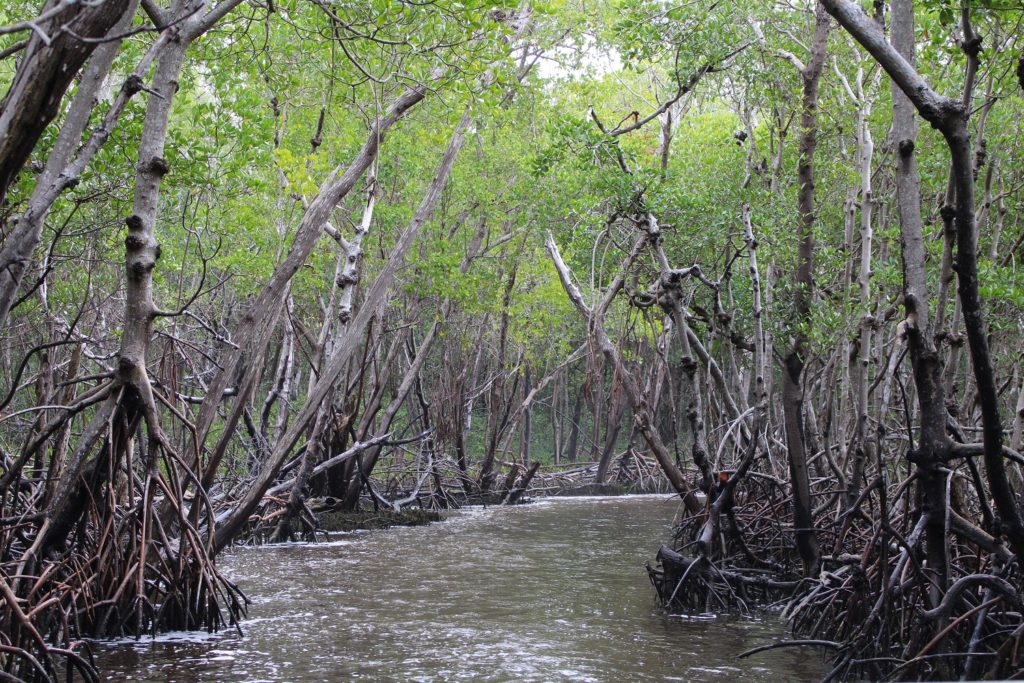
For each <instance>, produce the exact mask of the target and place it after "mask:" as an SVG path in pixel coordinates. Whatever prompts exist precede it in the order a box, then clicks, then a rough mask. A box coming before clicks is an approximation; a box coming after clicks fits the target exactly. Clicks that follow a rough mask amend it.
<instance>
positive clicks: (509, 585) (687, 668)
mask: <svg viewBox="0 0 1024 683" xmlns="http://www.w3.org/2000/svg"><path fill="white" fill-rule="evenodd" d="M676 505H677V502H676V501H672V500H667V499H666V498H665V497H664V496H660V497H659V496H631V497H626V498H582V499H579V498H577V499H573V498H570V499H553V500H543V501H541V502H539V503H536V504H533V505H528V506H520V507H516V508H488V509H469V510H464V511H460V512H457V513H454V514H453V516H452V518H451V519H449V520H448V521H446V522H444V523H440V524H433V525H431V526H428V527H418V528H399V529H389V530H385V531H374V532H368V533H360V534H354V535H344V536H338V537H335V539H334V540H332V541H331V542H327V543H318V544H315V545H305V544H303V545H299V544H295V545H284V546H275V547H265V548H248V549H240V550H237V551H233V552H232V553H230V554H229V555H227V556H226V557H224V558H223V560H222V561H221V567H222V569H223V571H224V572H225V574H226V575H227V576H228V577H229V578H231V579H232V580H234V581H236V582H238V584H239V585H240V586H241V588H242V589H243V590H244V591H245V592H246V593H247V594H248V595H249V596H250V598H251V599H252V601H253V604H252V606H251V608H250V612H249V614H250V618H249V619H247V620H246V621H245V622H244V624H243V629H244V632H245V635H244V637H239V636H238V635H237V633H234V632H231V633H223V634H215V635H211V636H205V635H202V636H196V635H195V634H169V635H165V636H162V637H160V638H158V639H156V640H155V641H154V640H141V641H129V642H124V643H119V644H114V645H110V644H103V645H101V646H97V656H98V663H99V665H100V667H101V669H102V671H103V675H104V676H106V677H107V680H112V681H181V682H187V681H275V682H276V681H346V680H352V679H362V680H373V681H670V680H671V681H772V682H773V683H777V682H779V681H801V680H816V679H817V678H818V677H819V676H820V674H821V671H822V665H821V663H820V660H819V659H818V657H817V655H816V654H815V653H813V652H806V651H797V650H793V649H783V650H776V651H772V652H768V653H765V654H762V655H758V656H756V657H755V658H753V659H747V660H737V659H736V658H735V655H736V654H737V653H739V652H742V651H743V650H745V649H748V648H750V647H753V646H756V645H760V644H764V643H768V642H771V641H772V640H775V639H779V638H781V636H782V630H781V627H780V625H779V624H778V623H777V622H774V621H772V620H766V621H756V620H746V619H728V620H714V619H683V618H678V617H670V616H666V615H664V614H662V613H661V612H660V611H659V610H658V609H657V608H656V606H655V603H654V592H653V590H652V589H651V587H650V584H649V582H648V579H647V575H646V573H645V572H644V569H643V560H644V558H653V556H654V553H655V552H656V551H657V548H658V546H659V545H660V544H661V543H662V542H663V541H665V540H666V539H667V538H668V536H669V531H670V528H669V527H670V523H671V521H672V517H673V514H674V512H675V510H676Z"/></svg>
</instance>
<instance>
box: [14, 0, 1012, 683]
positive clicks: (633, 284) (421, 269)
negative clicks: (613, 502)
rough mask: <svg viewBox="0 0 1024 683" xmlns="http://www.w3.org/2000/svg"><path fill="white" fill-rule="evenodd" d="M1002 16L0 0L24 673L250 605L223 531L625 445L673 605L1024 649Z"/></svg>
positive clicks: (563, 1) (839, 652)
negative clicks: (653, 500) (673, 510)
mask: <svg viewBox="0 0 1024 683" xmlns="http://www.w3.org/2000/svg"><path fill="white" fill-rule="evenodd" d="M1022 21H1024V6H1019V5H1017V4H1015V3H1013V2H1010V3H1006V2H990V1H989V0H973V1H972V0H960V1H958V2H954V1H953V0H919V1H918V2H917V3H914V2H912V1H911V0H891V2H883V1H881V0H875V2H872V3H865V2H861V1H860V0H855V1H851V0H829V1H824V0H822V1H821V2H820V3H819V2H811V1H809V0H792V1H785V2H782V1H780V2H754V1H748V0H694V1H689V2H680V3H671V2H662V1H661V0H549V1H547V2H543V1H540V0H537V1H532V0H523V1H522V2H510V1H508V0H471V1H469V2H457V1H455V0H424V1H418V0H416V1H414V0H372V1H366V0H360V1H357V2H348V1H346V0H172V1H171V2H170V3H169V4H168V2H166V1H165V0H141V1H140V0H89V1H87V0H45V1H44V2H39V0H32V1H28V0H10V1H8V2H5V3H4V4H3V7H0V91H2V92H3V93H4V95H3V99H2V101H0V240H2V242H0V541H2V543H0V549H2V555H0V592H2V594H3V597H4V602H3V605H2V606H0V644H2V646H3V647H2V649H0V666H2V669H3V671H4V672H6V673H7V674H9V675H12V676H15V677H19V678H26V679H30V678H33V677H36V678H38V679H40V680H49V679H56V678H57V677H58V676H59V675H61V672H62V671H63V670H64V668H65V667H70V668H72V669H74V670H75V671H77V672H78V674H79V675H81V676H82V677H84V678H86V679H90V678H92V677H93V676H94V675H95V671H94V668H93V664H92V663H91V662H90V661H89V659H88V657H87V656H85V655H83V653H82V650H81V648H80V645H79V643H80V639H81V638H84V637H99V638H103V637H113V636H120V635H132V634H134V635H138V634H141V633H149V632H157V631H162V630H172V629H200V628H209V629H215V628H219V627H222V626H225V625H228V624H231V623H234V622H235V621H236V620H238V619H241V618H242V616H243V614H244V600H245V599H244V597H243V596H242V595H241V594H240V593H239V592H238V591H237V589H236V588H235V586H234V585H233V584H232V583H231V582H230V581H228V580H226V579H225V578H224V577H222V576H221V575H220V574H219V572H218V571H217V568H216V557H217V554H218V553H219V552H220V551H221V550H223V549H224V548H226V547H228V546H230V545H231V544H233V543H236V542H243V541H247V540H263V541H280V540H287V539H289V538H293V537H299V536H304V537H307V538H312V537H314V536H315V533H316V528H317V525H318V524H319V522H320V520H319V517H318V514H317V513H318V511H319V509H320V508H325V509H328V508H329V509H331V510H354V509H357V508H359V507H360V506H363V507H368V506H373V507H375V508H391V509H395V510H398V509H401V508H405V507H409V506H422V507H429V508H447V507H452V506H458V505H461V504H466V503H472V502H488V503H490V502H502V501H505V502H516V501H518V500H519V499H520V498H521V497H522V496H523V494H524V492H525V491H526V490H528V489H529V487H530V486H533V487H534V489H544V488H553V487H560V486H566V485H569V484H571V485H576V484H580V483H587V484H597V485H603V486H607V485H609V484H610V483H613V482H619V483H620V484H622V485H623V486H634V487H640V488H651V487H653V488H654V489H658V490H660V489H662V488H664V489H665V490H672V491H674V492H676V493H678V494H679V496H680V498H681V499H682V501H683V504H684V506H685V510H686V514H685V516H684V519H683V521H682V525H681V527H680V532H679V544H678V545H677V546H676V547H675V548H674V549H670V548H666V549H663V553H662V556H661V557H660V559H661V560H662V566H661V567H660V568H659V569H657V570H656V571H655V574H654V578H655V584H656V586H657V587H658V588H659V592H660V594H661V598H662V600H663V601H664V602H665V603H667V604H668V605H669V606H670V607H673V608H676V609H678V608H684V609H694V610H697V611H703V610H705V609H735V608H738V607H743V608H748V607H750V608H752V607H754V606H755V604H754V603H758V602H759V600H758V599H756V598H755V597H754V596H753V594H755V593H757V591H755V590H753V589H752V588H751V586H752V582H756V581H762V584H758V586H759V587H758V590H763V593H764V594H763V595H761V599H760V602H761V603H767V602H773V601H776V600H779V599H780V597H779V595H778V592H779V591H783V590H784V592H785V597H787V598H792V600H793V601H792V602H791V603H790V608H789V609H788V610H787V616H788V618H789V619H790V622H791V624H792V626H793V629H794V632H795V634H796V637H802V638H811V639H818V640H819V641H823V642H826V650H827V654H828V655H829V656H830V657H831V658H832V661H833V665H834V666H835V667H836V670H835V674H836V675H838V676H844V677H847V678H851V679H856V678H872V679H878V678H883V677H891V678H911V679H915V680H917V679H928V678H931V679H944V678H953V677H960V676H964V677H966V678H967V679H973V678H982V677H1009V676H1011V675H1014V674H1019V673H1020V671H1021V670H1022V669H1024V661H1022V659H1021V657H1022V654H1021V652H1022V650H1021V645H1022V639H1024V620H1022V618H1021V613H1022V605H1021V597H1020V596H1021V594H1022V592H1021V589H1022V584H1021V580H1022V579H1021V576H1022V575H1021V568H1020V566H1019V558H1020V557H1022V556H1024V509H1022V504H1021V501H1022V498H1021V495H1022V494H1024V472H1022V469H1021V466H1022V465H1024V458H1022V456H1021V452H1022V450H1024V372H1022V362H1021V361H1022V359H1021V349H1022V348H1024V345H1022V344H1024V324H1022V316H1024V271H1022V270H1021V264H1020V261H1021V259H1024V224H1022V218H1024V198H1022V193H1021V189H1022V187H1024V163H1022V155H1024V147H1022V145H1024V141H1022V138H1021V136H1020V132H1019V131H1020V120H1021V117H1022V116H1024V101H1022V95H1024V43H1022V37H1024V31H1022V30H1021V24H1022ZM652 475H653V476H652ZM318 506H319V507H318ZM642 559H643V558H638V562H641V561H642ZM754 577H760V578H758V579H755V578H754ZM765 577H770V578H765ZM764 582H767V583H764ZM744 587H745V588H744ZM744 591H753V593H752V594H751V595H747V594H746V593H745V592H744ZM729 595H731V596H732V598H729V597H724V598H723V597H719V596H729ZM712 596H714V597H719V603H717V604H716V603H714V602H712ZM747 603H750V604H749V605H748V604H747ZM855 617H856V618H855Z"/></svg>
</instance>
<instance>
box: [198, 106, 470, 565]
mask: <svg viewBox="0 0 1024 683" xmlns="http://www.w3.org/2000/svg"><path fill="white" fill-rule="evenodd" d="M421 97H422V96H421ZM410 106H411V105H410ZM470 123H471V119H470V117H469V115H468V114H465V115H463V117H462V118H461V119H460V120H459V122H458V124H457V125H456V127H455V131H454V133H453V134H452V138H451V141H450V142H449V143H448V148H447V149H446V150H445V153H444V156H443V158H442V160H441V163H440V165H439V166H438V169H437V171H436V173H435V175H434V179H433V181H432V182H431V184H430V186H429V187H428V189H427V192H426V194H425V195H424V197H423V199H422V200H421V201H420V205H419V206H418V207H417V209H416V211H415V213H414V214H413V217H412V220H411V221H410V222H409V224H408V225H407V226H406V228H405V231H404V232H403V233H402V234H401V235H400V236H399V238H398V241H397V242H396V244H395V246H394V248H393V249H392V251H391V254H390V256H389V257H388V261H387V263H385V264H384V267H383V268H382V269H381V271H380V273H379V274H378V275H377V278H376V279H375V280H374V282H373V284H372V285H371V286H370V288H369V290H368V291H367V293H366V297H365V299H364V301H363V303H362V306H361V307H360V308H359V311H358V312H357V313H356V315H355V317H353V319H352V322H351V323H350V324H349V326H348V327H347V328H346V331H345V334H344V335H342V337H341V338H340V339H339V340H338V342H337V344H336V345H335V349H334V354H333V355H332V357H331V359H330V360H329V361H328V363H327V366H326V367H325V368H324V370H323V372H321V374H320V379H319V380H318V381H317V383H316V386H315V387H314V388H313V390H312V391H311V392H310V393H309V395H308V396H307V398H306V403H305V405H304V406H303V407H302V409H301V410H300V411H299V412H298V414H297V415H296V416H295V419H294V421H293V423H292V426H291V428H290V429H289V430H288V432H287V433H286V434H285V435H284V436H283V437H282V438H281V440H280V441H279V442H278V443H277V444H275V447H274V452H273V453H272V454H271V456H270V458H269V459H268V461H267V463H266V464H265V465H264V467H263V469H262V470H261V471H260V473H259V475H257V477H256V480H255V481H254V482H253V484H252V486H251V487H250V489H249V490H248V491H247V492H246V494H245V496H244V497H243V498H242V499H241V500H240V501H239V502H238V504H237V505H236V506H235V507H234V508H233V509H232V510H231V511H230V513H228V514H227V515H226V516H225V517H224V518H223V521H222V523H221V524H219V525H218V526H217V528H216V532H215V535H214V547H215V548H216V549H221V548H224V547H225V546H227V545H228V544H229V543H230V542H231V541H232V539H233V538H234V537H235V536H236V535H237V534H238V533H239V531H241V529H242V527H243V526H244V525H245V522H246V520H248V518H249V515H250V514H251V513H252V511H253V510H255V509H256V506H257V505H259V503H260V501H261V500H262V498H263V495H264V493H265V492H266V490H267V489H268V488H269V487H270V485H271V484H272V483H273V481H274V479H275V478H276V477H277V474H278V472H279V471H280V469H281V466H282V465H283V464H284V461H285V460H286V459H287V457H288V455H289V454H290V453H291V451H292V449H293V448H294V447H295V444H296V443H297V442H298V440H299V438H300V436H301V434H302V432H304V431H305V429H306V428H307V427H308V425H309V424H310V422H311V421H312V420H313V419H314V417H315V415H316V412H317V411H318V410H319V407H320V404H321V403H322V402H323V401H324V400H325V398H326V397H327V395H328V394H329V393H330V392H331V391H332V390H333V386H334V383H335V382H337V380H338V377H339V376H340V375H341V372H342V370H343V369H344V368H345V367H346V366H347V365H348V363H349V361H350V360H351V359H352V357H353V355H354V354H355V351H356V349H357V347H358V345H359V341H360V339H361V338H362V337H363V335H364V333H365V331H366V326H367V324H368V323H369V321H370V318H371V317H372V316H373V315H374V312H375V311H376V309H377V308H378V306H380V304H381V303H382V302H383V301H384V297H385V295H386V294H387V292H388V290H389V289H390V287H391V284H392V283H393V282H394V279H395V276H396V274H397V271H398V268H399V267H400V266H401V264H402V263H404V261H405V254H406V252H407V251H408V249H409V247H410V246H411V245H412V243H413V241H414V240H415V239H416V237H417V236H418V235H419V233H420V230H421V228H422V226H423V225H424V224H425V223H426V222H427V221H428V220H429V219H430V217H431V216H432V215H433V213H434V208H435V207H436V205H437V202H438V200H439V199H440V196H441V192H442V191H443V190H444V187H445V186H446V185H447V183H448V178H449V176H450V175H451V170H452V166H453V165H454V164H455V159H456V157H457V156H458V153H459V150H460V149H462V144H463V142H464V141H465V136H466V131H467V129H468V128H469V126H470ZM314 203H315V202H314ZM311 208H312V205H311ZM321 225H322V222H321Z"/></svg>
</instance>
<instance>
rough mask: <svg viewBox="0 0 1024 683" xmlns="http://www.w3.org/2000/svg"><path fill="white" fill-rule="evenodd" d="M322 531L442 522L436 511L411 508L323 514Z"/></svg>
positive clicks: (383, 527) (321, 519)
mask: <svg viewBox="0 0 1024 683" xmlns="http://www.w3.org/2000/svg"><path fill="white" fill-rule="evenodd" d="M319 517H320V529H321V530H323V531H356V530H359V529H388V528H390V527H393V526H422V525H424V524H430V523H431V522H439V521H441V519H442V517H441V513H440V512H437V511H436V510H422V509H420V508H409V509H406V510H398V511H395V510H379V511H366V512H322V513H320V515H319Z"/></svg>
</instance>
